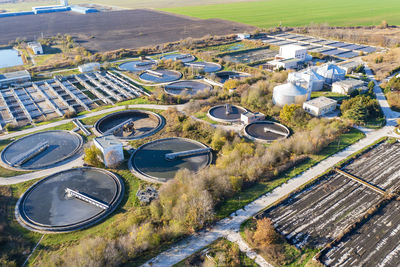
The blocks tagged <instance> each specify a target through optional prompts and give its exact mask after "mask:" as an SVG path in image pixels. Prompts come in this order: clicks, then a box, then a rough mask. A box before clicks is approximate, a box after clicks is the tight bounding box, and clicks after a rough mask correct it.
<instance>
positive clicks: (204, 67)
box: [185, 61, 222, 73]
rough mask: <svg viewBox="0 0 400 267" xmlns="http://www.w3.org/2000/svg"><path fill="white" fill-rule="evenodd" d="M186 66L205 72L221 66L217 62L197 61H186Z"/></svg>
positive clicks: (214, 70)
mask: <svg viewBox="0 0 400 267" xmlns="http://www.w3.org/2000/svg"><path fill="white" fill-rule="evenodd" d="M185 65H186V66H187V67H190V68H194V69H197V70H199V71H204V72H205V73H210V72H216V71H219V70H220V69H221V68H222V67H221V65H219V64H218V63H213V62H205V61H198V62H192V63H186V64H185Z"/></svg>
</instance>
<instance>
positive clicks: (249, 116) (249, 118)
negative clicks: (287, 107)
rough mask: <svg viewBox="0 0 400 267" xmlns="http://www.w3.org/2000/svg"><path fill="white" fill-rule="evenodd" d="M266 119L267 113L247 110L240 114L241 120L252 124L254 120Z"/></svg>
mask: <svg viewBox="0 0 400 267" xmlns="http://www.w3.org/2000/svg"><path fill="white" fill-rule="evenodd" d="M264 119H265V115H264V114H263V113H261V112H256V113H253V112H250V111H248V112H245V113H242V114H240V120H241V122H242V123H243V124H250V123H252V122H255V121H260V120H264Z"/></svg>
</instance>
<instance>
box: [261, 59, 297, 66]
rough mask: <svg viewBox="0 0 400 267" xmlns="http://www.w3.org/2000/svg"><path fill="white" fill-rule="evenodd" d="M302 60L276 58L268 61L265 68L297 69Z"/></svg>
mask: <svg viewBox="0 0 400 267" xmlns="http://www.w3.org/2000/svg"><path fill="white" fill-rule="evenodd" d="M300 62H301V60H300V59H297V58H289V59H274V60H271V61H268V62H267V64H266V67H265V68H267V69H296V68H297V66H298V64H299V63H300Z"/></svg>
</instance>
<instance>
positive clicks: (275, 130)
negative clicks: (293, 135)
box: [244, 121, 290, 143]
mask: <svg viewBox="0 0 400 267" xmlns="http://www.w3.org/2000/svg"><path fill="white" fill-rule="evenodd" d="M244 132H245V135H246V136H247V137H248V138H249V139H251V140H254V141H259V142H264V143H270V142H273V141H275V140H280V139H285V138H287V137H288V136H289V134H290V131H289V129H288V128H287V127H286V126H284V125H282V124H279V123H276V122H272V121H256V122H253V123H250V124H248V125H246V127H245V128H244Z"/></svg>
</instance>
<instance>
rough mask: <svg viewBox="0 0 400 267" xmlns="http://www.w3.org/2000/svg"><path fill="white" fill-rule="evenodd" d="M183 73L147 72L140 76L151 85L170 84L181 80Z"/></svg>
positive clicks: (170, 71) (161, 70)
mask: <svg viewBox="0 0 400 267" xmlns="http://www.w3.org/2000/svg"><path fill="white" fill-rule="evenodd" d="M181 77H182V73H180V72H179V71H174V70H163V69H160V70H146V71H144V72H143V73H142V74H140V75H139V78H140V79H141V80H142V81H145V82H150V83H168V82H173V81H176V80H179V79H180V78H181Z"/></svg>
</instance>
